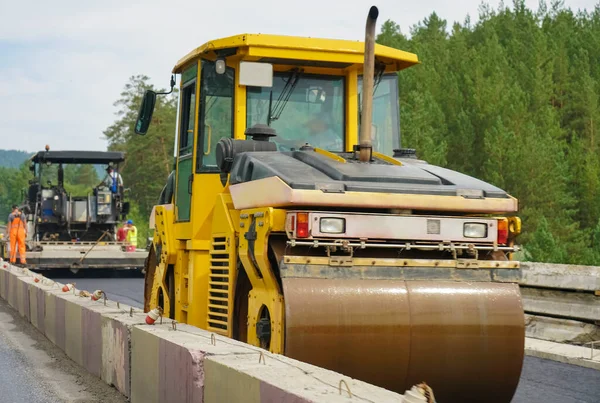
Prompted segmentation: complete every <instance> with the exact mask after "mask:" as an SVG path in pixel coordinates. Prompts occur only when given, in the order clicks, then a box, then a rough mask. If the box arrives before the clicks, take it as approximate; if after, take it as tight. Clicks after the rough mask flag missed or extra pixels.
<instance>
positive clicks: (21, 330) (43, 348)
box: [0, 299, 127, 403]
mask: <svg viewBox="0 0 600 403" xmlns="http://www.w3.org/2000/svg"><path fill="white" fill-rule="evenodd" d="M0 401H1V402H7V403H63V402H69V403H79V402H86V403H100V402H102V403H125V402H126V401H127V399H125V397H124V396H123V395H121V394H120V393H119V392H118V391H117V390H116V389H114V388H111V387H110V386H108V385H106V384H105V383H104V382H103V381H101V380H100V379H98V378H96V377H94V376H93V375H90V374H87V373H85V371H81V368H80V367H79V366H78V365H77V364H75V363H74V362H73V361H71V360H70V359H69V358H68V357H67V356H66V355H65V354H64V353H63V352H62V351H61V350H60V349H59V348H58V347H56V346H54V345H53V344H52V343H51V342H50V341H49V340H47V339H46V338H45V337H44V336H43V335H42V334H41V333H39V332H38V330H37V329H35V328H34V327H33V326H32V325H31V324H30V323H29V322H27V321H25V320H23V319H22V318H21V317H20V316H19V315H18V314H17V313H16V311H15V310H14V309H12V308H11V307H10V306H9V305H8V304H7V303H6V301H4V300H2V299H0Z"/></svg>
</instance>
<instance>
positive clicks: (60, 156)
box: [31, 151, 125, 164]
mask: <svg viewBox="0 0 600 403" xmlns="http://www.w3.org/2000/svg"><path fill="white" fill-rule="evenodd" d="M31 161H32V162H33V163H36V164H43V163H46V162H51V163H54V164H109V163H111V162H113V163H119V162H123V161H125V153H123V152H119V151H40V152H38V153H37V154H34V155H33V156H32V157H31Z"/></svg>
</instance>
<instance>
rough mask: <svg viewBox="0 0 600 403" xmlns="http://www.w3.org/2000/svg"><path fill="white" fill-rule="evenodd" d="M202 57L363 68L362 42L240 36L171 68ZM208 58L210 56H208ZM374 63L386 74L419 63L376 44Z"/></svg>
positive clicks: (204, 48)
mask: <svg viewBox="0 0 600 403" xmlns="http://www.w3.org/2000/svg"><path fill="white" fill-rule="evenodd" d="M201 55H205V56H206V55H210V56H213V57H219V56H222V57H229V56H234V55H236V56H238V57H239V58H241V59H242V60H245V61H259V62H265V63H273V64H288V65H305V66H315V67H330V68H347V67H350V66H352V65H357V66H359V67H360V68H362V64H363V61H364V42H361V41H349V40H340V39H320V38H306V37H298V36H283V35H265V34H240V35H235V36H230V37H228V38H222V39H216V40H214V41H210V42H207V43H205V44H204V45H202V46H200V47H198V48H196V49H194V50H192V51H191V52H190V53H188V54H187V55H186V56H184V57H183V58H182V59H181V60H179V61H178V62H177V64H176V65H175V67H174V68H173V73H181V71H182V70H183V69H184V68H185V67H186V65H187V64H188V63H189V62H191V61H192V60H194V59H196V58H197V57H199V56H201ZM210 56H209V57H210ZM375 59H376V61H379V62H382V63H384V64H386V71H398V70H402V69H405V68H407V67H410V66H412V65H415V64H418V63H419V59H418V57H417V55H416V54H414V53H409V52H405V51H403V50H399V49H394V48H390V47H388V46H383V45H379V44H375Z"/></svg>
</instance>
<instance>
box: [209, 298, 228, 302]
mask: <svg viewBox="0 0 600 403" xmlns="http://www.w3.org/2000/svg"><path fill="white" fill-rule="evenodd" d="M208 299H209V300H211V299H214V300H215V301H223V302H229V298H223V297H208Z"/></svg>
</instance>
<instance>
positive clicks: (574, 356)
mask: <svg viewBox="0 0 600 403" xmlns="http://www.w3.org/2000/svg"><path fill="white" fill-rule="evenodd" d="M598 347H600V346H598ZM525 354H526V355H529V356H532V357H537V358H544V359H547V360H552V361H558V362H563V363H565V364H571V365H577V366H580V367H586V368H591V369H595V370H598V371H600V351H598V349H596V350H595V351H594V359H591V358H590V357H591V354H592V351H591V349H590V348H589V347H588V348H586V347H579V346H573V345H570V344H562V343H554V342H551V341H546V340H540V339H532V338H529V337H527V338H526V339H525Z"/></svg>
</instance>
